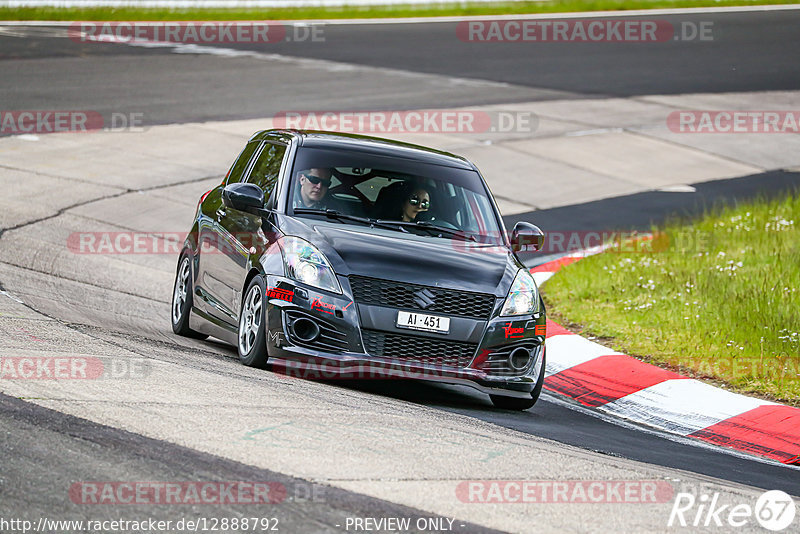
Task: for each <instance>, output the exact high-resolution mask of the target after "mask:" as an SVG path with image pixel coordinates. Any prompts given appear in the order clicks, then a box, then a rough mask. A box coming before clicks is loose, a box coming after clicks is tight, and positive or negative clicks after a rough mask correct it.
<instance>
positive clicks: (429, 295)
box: [350, 276, 495, 320]
mask: <svg viewBox="0 0 800 534" xmlns="http://www.w3.org/2000/svg"><path fill="white" fill-rule="evenodd" d="M350 286H351V287H352V288H353V296H354V297H355V300H356V302H357V303H359V304H374V305H378V306H389V307H392V308H409V309H413V310H420V311H422V312H425V313H441V314H445V315H453V316H459V317H472V318H477V319H484V320H487V319H489V316H490V315H491V313H492V309H493V308H494V302H495V297H494V295H491V294H487V293H473V292H471V291H459V290H454V289H444V288H441V287H432V286H423V285H417V284H408V283H406V282H394V281H392V280H381V279H378V278H369V277H367V276H351V277H350ZM425 303H429V305H427V306H424V304H425Z"/></svg>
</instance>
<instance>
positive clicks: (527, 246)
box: [511, 222, 544, 252]
mask: <svg viewBox="0 0 800 534" xmlns="http://www.w3.org/2000/svg"><path fill="white" fill-rule="evenodd" d="M542 245H544V232H542V231H541V230H540V229H539V227H538V226H536V225H533V224H531V223H527V222H518V223H517V224H515V225H514V230H513V231H512V232H511V250H513V251H514V252H522V251H524V250H531V249H533V250H541V248H542Z"/></svg>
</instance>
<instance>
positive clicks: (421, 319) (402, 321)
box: [397, 311, 450, 334]
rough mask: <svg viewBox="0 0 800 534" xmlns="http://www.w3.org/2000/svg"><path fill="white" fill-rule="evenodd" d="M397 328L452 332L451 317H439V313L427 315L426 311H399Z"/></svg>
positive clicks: (441, 332)
mask: <svg viewBox="0 0 800 534" xmlns="http://www.w3.org/2000/svg"><path fill="white" fill-rule="evenodd" d="M397 328H410V329H412V330H424V331H426V332H437V333H439V334H447V333H449V332H450V318H449V317H439V316H438V315H426V314H424V313H414V312H405V311H398V312H397Z"/></svg>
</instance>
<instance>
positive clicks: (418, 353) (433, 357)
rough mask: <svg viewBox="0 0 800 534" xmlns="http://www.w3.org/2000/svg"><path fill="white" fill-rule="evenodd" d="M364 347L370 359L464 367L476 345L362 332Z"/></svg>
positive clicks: (373, 331)
mask: <svg viewBox="0 0 800 534" xmlns="http://www.w3.org/2000/svg"><path fill="white" fill-rule="evenodd" d="M361 335H362V337H363V339H364V348H365V349H366V351H367V353H368V354H370V355H372V356H378V357H381V358H390V359H395V360H402V361H407V362H413V363H423V364H427V365H435V366H437V367H458V368H462V367H466V366H468V365H469V364H470V362H471V361H472V357H473V356H474V354H475V350H476V349H477V348H478V345H477V344H476V343H465V342H463V341H444V340H440V339H433V338H429V337H422V336H412V335H406V334H392V333H389V332H380V331H377V330H362V331H361Z"/></svg>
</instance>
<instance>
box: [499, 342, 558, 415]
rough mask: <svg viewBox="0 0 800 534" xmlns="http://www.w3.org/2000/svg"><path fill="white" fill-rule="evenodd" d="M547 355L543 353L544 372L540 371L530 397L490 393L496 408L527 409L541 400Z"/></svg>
mask: <svg viewBox="0 0 800 534" xmlns="http://www.w3.org/2000/svg"><path fill="white" fill-rule="evenodd" d="M545 364H546V362H545V357H544V355H542V372H541V373H539V379H538V380H537V381H536V385H535V386H534V387H533V391H531V397H530V398H527V397H526V398H518V397H505V396H503V395H489V397H490V398H491V399H492V404H494V407H495V408H500V409H501V410H520V411H521V410H527V409H528V408H533V405H534V404H536V401H538V400H539V395H541V394H542V386H543V385H544V370H545Z"/></svg>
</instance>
